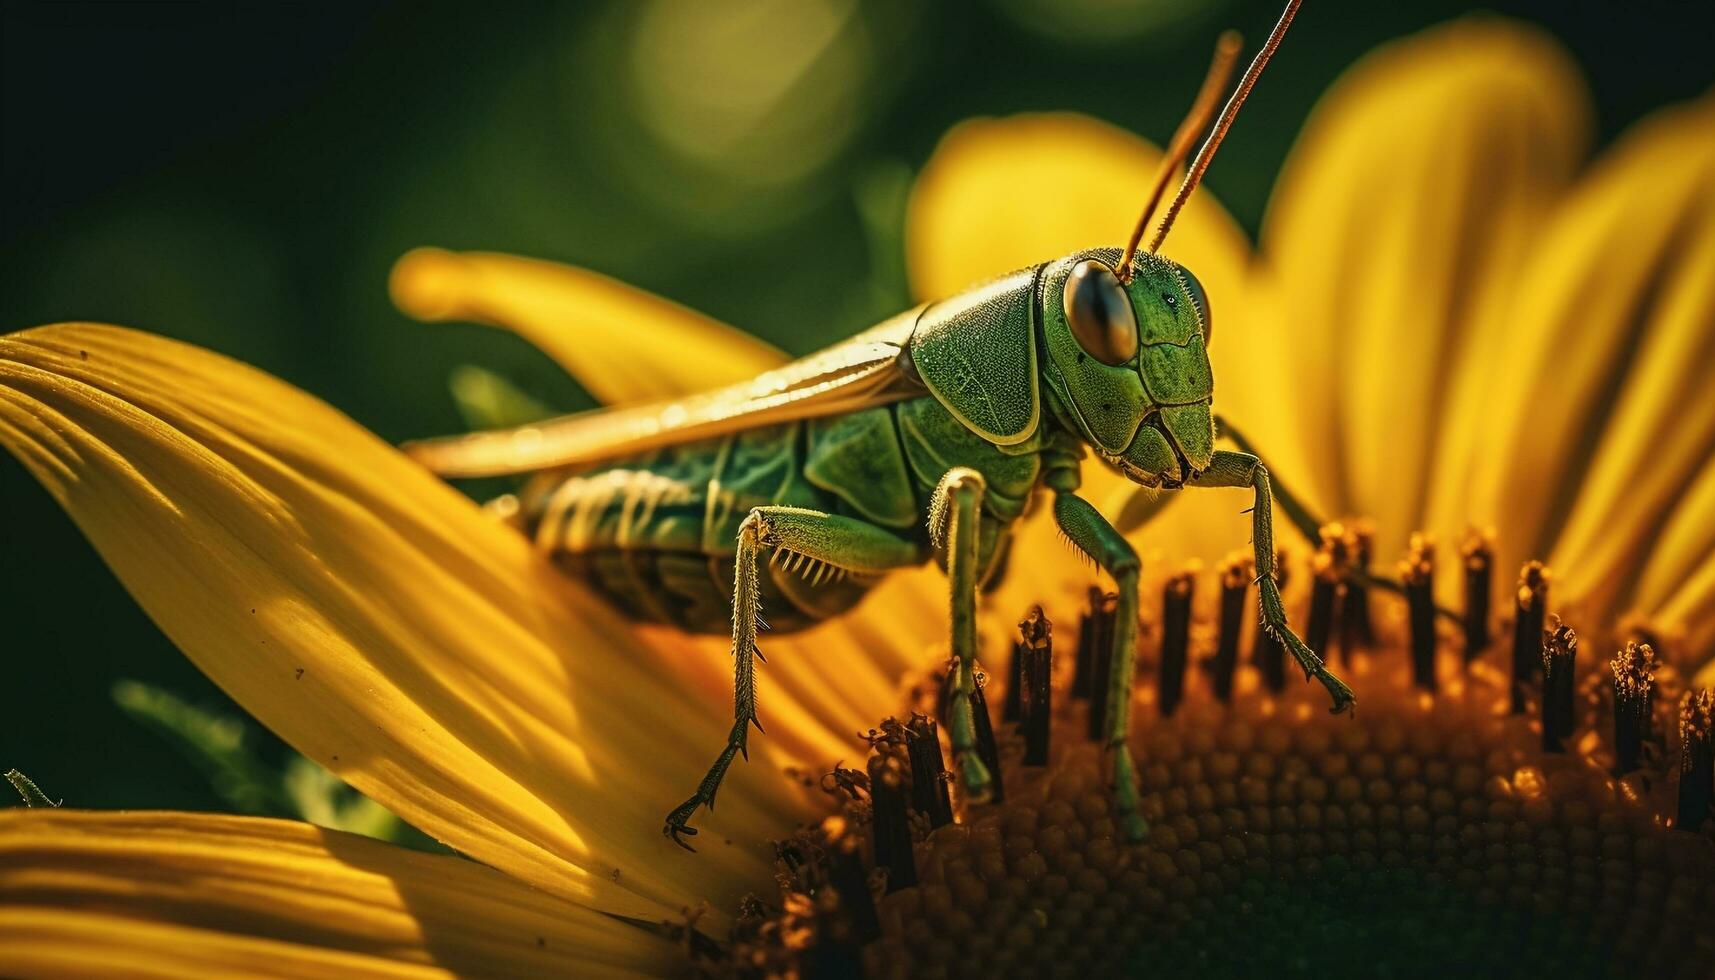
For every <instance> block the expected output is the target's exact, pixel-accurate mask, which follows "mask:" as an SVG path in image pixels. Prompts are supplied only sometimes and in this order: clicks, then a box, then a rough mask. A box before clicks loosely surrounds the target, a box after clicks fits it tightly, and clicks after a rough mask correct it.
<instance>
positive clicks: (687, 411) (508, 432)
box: [404, 310, 926, 477]
mask: <svg viewBox="0 0 1715 980" xmlns="http://www.w3.org/2000/svg"><path fill="white" fill-rule="evenodd" d="M919 312H921V311H920V310H910V311H908V312H906V313H902V314H900V315H899V316H896V317H893V318H892V319H890V320H886V321H884V322H883V323H881V324H879V325H878V326H875V327H872V328H871V329H869V330H866V331H864V332H863V333H861V334H858V335H857V336H856V337H853V338H851V339H850V340H847V341H844V342H842V343H839V344H835V345H834V346H832V347H829V348H826V349H825V350H822V351H819V352H817V353H815V354H811V355H809V356H808V357H805V358H802V359H800V360H797V361H793V362H792V363H790V364H787V365H786V366H784V367H781V368H776V369H775V370H772V371H767V372H764V373H762V374H759V375H757V376H756V377H754V378H751V379H749V380H747V381H741V382H738V383H737V384H732V385H728V386H726V387H724V388H716V389H714V390H712V391H707V392H703V393H701V394H696V395H688V396H685V397H683V398H673V399H667V400H663V401H657V402H652V403H650V404H646V405H637V406H631V407H623V408H609V409H597V410H595V411H591V412H581V413H579V414H576V415H566V416H562V417H560V418H557V419H549V420H547V421H544V422H538V423H535V424H533V425H526V426H520V427H518V428H514V429H500V430H495V431H492V432H478V433H474V434H472V435H468V436H452V437H448V438H444V439H429V440H424V441H422V442H414V443H407V444H406V445H405V447H404V448H405V451H406V452H407V453H409V454H410V455H411V456H412V457H414V458H416V459H417V460H418V461H419V462H421V463H423V465H425V466H427V467H428V468H429V469H431V470H434V471H435V472H436V473H439V474H441V475H442V476H448V477H477V476H501V475H505V474H510V473H528V472H531V471H534V470H544V469H552V468H555V467H561V466H578V465H583V464H589V463H595V462H600V461H602V460H606V459H613V458H615V457H619V456H626V455H630V454H632V453H638V452H643V451H645V450H649V449H655V448H659V447H661V446H670V445H677V444H679V443H685V442H691V441H694V440H697V439H707V438H710V437H713V436H719V435H724V434H726V433H729V432H737V431H741V430H744V429H753V428H757V427H759V426H764V425H771V424H774V423H777V422H787V421H791V420H793V419H805V418H813V417H817V416H823V415H837V414H841V413H844V412H853V411H858V410H860V409H864V408H870V407H872V406H875V405H885V404H889V403H891V402H896V401H902V400H904V399H907V398H915V397H917V396H919V395H922V394H925V393H926V389H925V388H924V387H923V385H922V383H921V382H919V381H917V380H916V378H915V377H914V376H913V375H912V373H911V372H910V370H909V369H908V368H907V367H906V363H905V360H904V359H903V357H902V353H903V351H904V349H905V344H906V342H907V341H908V340H909V339H910V337H911V330H912V328H913V326H914V325H915V324H916V322H917V315H918V313H919Z"/></svg>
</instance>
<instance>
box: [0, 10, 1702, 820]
mask: <svg viewBox="0 0 1715 980" xmlns="http://www.w3.org/2000/svg"><path fill="white" fill-rule="evenodd" d="M1466 9H1467V8H1466V7H1464V6H1463V5H1460V4H1455V3H1448V2H1439V0H1432V2H1423V3H1414V4H1406V3H1400V4H1376V3H1373V2H1368V0H1311V2H1310V3H1308V4H1307V5H1306V9H1305V10H1304V12H1303V13H1302V14H1301V15H1300V17H1299V20H1298V22H1297V25H1296V26H1295V28H1294V32H1293V35H1292V37H1291V38H1290V39H1289V40H1288V42H1287V43H1286V45H1285V46H1284V47H1283V49H1282V51H1281V53H1280V55H1279V57H1278V58H1277V59H1276V60H1275V62H1274V63H1273V64H1272V66H1271V67H1270V69H1269V72H1268V74H1267V75H1266V76H1265V78H1264V80H1263V83H1262V85H1261V86H1260V87H1259V89H1258V90H1257V93H1256V95H1255V96H1254V97H1253V98H1252V100H1251V102H1250V104H1249V107H1248V108H1247V110H1246V112H1245V114H1244V116H1243V117H1242V119H1241V121H1240V123H1239V125H1238V126H1237V127H1236V128H1235V130H1234V131H1233V134H1232V137H1231V138H1230V139H1229V141H1228V142H1227V144H1226V147H1225V149H1224V150H1223V152H1222V155H1221V158H1220V160H1219V162H1218V164H1217V165H1216V166H1215V168H1214V170H1213V172H1212V174H1211V176H1210V178H1209V180H1208V184H1209V185H1210V186H1211V187H1212V188H1213V189H1214V190H1215V192H1216V193H1218V194H1219V195H1220V197H1221V199H1222V200H1223V201H1224V202H1225V203H1226V205H1227V206H1228V207H1229V208H1230V209H1231V210H1232V211H1233V213H1234V214H1235V215H1236V217H1237V218H1238V219H1239V221H1240V223H1241V224H1243V225H1244V226H1245V227H1246V228H1247V229H1250V230H1251V231H1252V232H1253V233H1254V231H1255V229H1256V226H1257V222H1258V220H1259V218H1260V216H1261V213H1262V210H1263V207H1264V205H1265V203H1266V200H1267V195H1268V191H1269V188H1270V186H1271V183H1272V181H1273V175H1274V174H1275V172H1276V170H1277V169H1278V167H1279V165H1280V162H1281V160H1282V158H1283V157H1284V156H1285V154H1286V151H1287V149H1288V147H1289V145H1290V143H1291V140H1292V137H1293V134H1294V133H1295V132H1296V131H1297V129H1298V127H1299V126H1300V124H1301V123H1302V121H1303V119H1304V117H1305V115H1306V113H1307V112H1308V111H1309V109H1310V107H1311V105H1312V104H1313V103H1314V101H1315V99H1316V97H1317V95H1318V93H1320V92H1321V91H1322V90H1323V89H1324V88H1325V87H1326V86H1327V84H1328V83H1329V82H1330V81H1332V80H1333V78H1334V77H1335V76H1336V75H1337V74H1338V73H1339V72H1340V71H1341V70H1342V69H1343V68H1345V67H1346V66H1347V65H1348V64H1350V63H1351V62H1352V60H1353V59H1355V58H1356V57H1358V56H1359V55H1360V54H1362V53H1363V52H1364V51H1366V50H1368V49H1369V48H1371V47H1373V46H1374V45H1375V44H1377V43H1379V42H1382V41H1385V40H1387V39H1390V38H1394V37H1398V36H1400V35H1402V34H1406V33H1410V32H1412V31H1414V30H1416V29H1419V28H1422V27H1425V26H1428V25H1431V24H1434V23H1437V22H1439V21H1442V20H1445V19H1447V18H1449V17H1452V16H1456V15H1458V14H1460V13H1463V12H1464V11H1465V10H1466ZM1491 9H1494V10H1496V11H1498V12H1501V13H1506V14H1510V15H1514V16H1519V17H1522V18H1525V19H1528V20H1532V21H1535V22H1537V23H1539V24H1541V25H1543V26H1544V27H1545V28H1546V29H1547V30H1549V31H1550V32H1552V33H1554V34H1556V35H1558V36H1559V37H1560V38H1561V39H1562V40H1563V41H1564V42H1565V43H1566V44H1567V46H1568V47H1569V48H1570V49H1571V51H1572V53H1573V54H1574V56H1575V57H1576V58H1577V59H1578V60H1579V61H1580V63H1581V64H1582V65H1583V66H1584V69H1585V71H1586V74H1587V77H1588V79H1589V81H1590V85H1591V87H1592V88H1593V90H1594V94H1595V97H1596V101H1597V105H1598V111H1599V116H1598V125H1599V136H1600V138H1601V139H1602V140H1603V141H1606V140H1608V139H1610V138H1611V137H1612V136H1613V135H1614V134H1615V133H1616V132H1618V131H1619V130H1621V129H1623V128H1624V127H1625V126H1626V125H1627V124H1629V123H1631V122H1633V121H1634V120H1636V119H1637V118H1638V117H1639V116H1641V115H1642V114H1644V113H1646V112H1647V111H1648V110H1650V109H1651V108H1654V107H1656V106H1658V105H1661V104H1663V103H1666V102H1669V101H1673V100H1677V99H1682V98H1686V97H1689V96H1692V95H1695V94H1697V93H1699V92H1701V91H1702V90H1704V89H1705V88H1706V87H1707V86H1708V85H1709V83H1710V81H1711V67H1710V65H1711V62H1710V51H1711V41H1712V36H1711V34H1712V32H1711V14H1710V5H1709V4H1708V3H1707V2H1701V3H1665V2H1653V3H1640V4H1629V5H1625V6H1624V7H1623V8H1622V7H1619V6H1618V5H1610V4H1601V3H1595V2H1576V0H1574V2H1568V0H1521V2H1503V3H1498V4H1495V5H1493V7H1492V8H1491ZM1277 14H1278V5H1277V4H1276V3H1275V2H1274V0H1268V2H1248V0H1245V2H1240V0H1231V2H1224V3H1223V2H1209V3H1178V2H1172V0H1072V2H1061V3H1056V2H1053V0H990V2H947V3H907V2H903V0H874V2H868V3H858V2H856V0H742V2H730V3H728V2H717V3H708V2H705V0H639V2H625V3H588V4H554V5H533V4H526V3H511V4H505V5H478V4H463V5H450V4H448V5H426V6H425V5H418V4H402V3H374V2H345V3H339V4H331V3H330V4H323V5H299V4H293V5H283V4H282V5H249V6H242V7H240V6H237V5H226V4H220V5H200V4H185V3H174V4H159V5H157V4H150V3H136V4H124V5H120V4H73V3H55V4H31V3H16V2H6V3H4V4H3V5H0V51H3V59H4V61H3V64H0V87H3V90H0V169H3V179H0V200H3V202H4V204H3V206H0V252H3V263H0V270H3V272H0V329H4V330H12V329H18V328H22V327H27V326H32V325H35V324H39V323H45V322H51V321H56V320H63V319H73V318H76V319H96V320H106V321H111V322H115V323H122V324H126V325H130V326H135V327H141V328H145V329H149V330H153V331H157V332H160V333H163V334H166V335H168V336H172V337H177V338H181V339H184V340H189V341H193V342H195V343H198V344H202V345H205V346H208V347H211V348H214V349H215V350H219V351H222V352H224V353H227V354H231V355H233V356H236V357H238V358H241V359H243V360H246V361H249V362H251V363H254V364H256V365H258V366H260V367H262V368H265V369H267V370H268V371H271V372H273V373H274V374H277V375H279V376H281V377H283V378H285V379H287V380H289V381H291V382H293V383H295V384H297V385H300V386H302V387H304V388H306V389H308V390H310V391H312V392H315V393H316V394H318V395H320V396H322V397H323V398H325V399H327V400H328V401H330V402H332V403H333V404H335V405H337V406H339V407H341V408H342V409H344V410H345V411H346V412H348V413H350V414H351V415H352V416H354V417H355V418H357V419H358V420H360V421H361V422H363V423H364V424H366V425H368V426H370V427H371V428H373V429H374V430H375V431H377V432H378V433H380V434H381V435H382V436H384V437H386V438H388V439H393V440H398V439H402V438H406V437H410V436H418V435H425V434H431V433H440V432H446V431H453V430H456V429H458V428H460V427H461V426H462V422H461V420H460V418H459V417H458V414H457V412H456V411H455V408H454V405H453V403H452V401H451V399H450V398H449V397H448V394H447V385H446V382H447V377H448V374H449V372H450V371H451V370H452V369H454V368H455V367H457V366H459V365H461V364H471V363H474V364H480V365H483V366H486V367H488V368H491V369H493V370H495V371H498V372H500V373H501V374H502V375H504V376H505V377H507V378H510V379H511V380H513V381H514V382H516V383H517V384H518V385H520V386H521V387H522V388H523V389H525V390H526V391H528V392H529V393H531V394H533V395H536V396H538V397H539V398H541V399H543V400H545V401H547V402H549V403H551V404H553V405H555V406H557V407H560V408H566V409H570V408H576V407H582V406H585V405H587V404H589V402H588V400H587V398H586V397H585V396H584V395H583V394H582V393H581V392H580V391H579V390H578V389H577V387H576V386H575V385H574V384H573V383H572V382H571V381H570V380H568V379H566V378H565V377H563V376H562V375H561V374H560V373H559V372H558V371H557V370H556V369H555V368H554V367H553V365H552V364H551V363H550V362H549V361H548V360H547V359H546V358H544V357H542V356H541V355H539V354H537V353H536V352H535V351H534V350H532V349H530V348H528V347H526V346H525V345H523V344H522V343H521V342H518V341H516V340H514V339H512V338H511V337H509V336H508V335H504V334H502V333H499V332H497V331H492V330H485V329H481V328H475V327H463V326H449V325H439V326H432V327H428V326H422V325H418V324H415V323H413V322H410V321H407V320H406V319H405V318H404V317H403V316H401V315H400V314H399V313H397V312H395V311H394V310H393V309H392V307H391V306H390V305H389V303H388V300H387V295H386V277H387V271H388V269H389V267H390V265H391V264H392V262H393V260H394V259H395V258H396V257H397V256H398V255H400V254H401V253H403V252H404V251H406V250H407V249H410V248H412V247H414V246H417V245H423V244H433V245H440V246H445V247H450V248H468V249H494V250H502V251H510V252H517V253H522V254H528V255H534V256H540V257H544V258H551V259H557V260H561V261H566V262H572V263H577V264H582V265H587V266H590V267H593V268H595V269H598V270H600V271H602V272H606V273H609V274H611V275H614V276H617V277H619V278H621V279H625V280H627V281H630V282H633V283H636V284H638V285H640V286H643V287H646V288H648V289H652V290H655V291H657V292H660V293H662V294H665V295H667V296H669V297H672V298H673V299H676V300H679V301H681V302H684V303H686V304H688V305H690V306H693V307H696V308H698V309H701V310H704V311H706V312H708V313H710V314H713V315H714V316H716V317H719V318H721V319H724V320H726V321H727V322H730V323H734V324H737V325H739V326H743V327H745V328H748V329H750V330H753V331H755V332H756V333H758V334H760V335H762V336H763V337H765V338H767V339H768V340H770V341H772V342H774V343H776V344H778V345H779V346H781V347H783V348H785V349H787V350H789V351H792V352H795V353H799V352H804V351H808V350H811V349H813V348H815V347H818V346H820V345H822V344H824V343H826V342H828V341H830V340H833V339H836V338H838V337H840V336H842V335H845V334H848V333H850V332H853V331H854V330H856V329H858V328H860V327H863V326H866V325H868V324H869V323H870V322H872V321H874V320H876V319H879V318H880V317H881V316H882V315H885V314H888V313H891V312H894V311H895V310H896V309H898V308H901V307H903V306H904V305H905V303H906V298H905V295H904V292H903V288H904V287H903V283H902V281H901V274H900V256H899V241H898V221H899V214H900V208H901V206H902V203H903V196H902V195H903V192H904V189H905V187H906V186H908V180H909V177H910V175H911V174H912V173H913V172H914V171H915V170H916V169H917V168H918V167H920V166H921V165H922V163H923V162H924V160H926V159H927V157H928V156H929V154H930V152H931V151H932V149H933V148H934V146H935V143H936V140H937V139H938V138H939V137H940V135H941V134H942V133H943V132H945V131H946V129H947V128H948V127H949V126H951V125H952V124H954V123H956V122H958V121H959V120H961V119H963V118H966V117H968V116H971V115H981V114H1005V113H1012V112H1017V111H1021V110H1031V109H1063V108H1070V109H1079V110H1082V111H1085V112H1088V113H1091V114H1093V115H1095V116H1098V117H1100V118H1102V119H1106V120H1110V121H1112V122H1115V123H1118V124H1120V125H1122V126H1125V127H1128V128H1130V129H1132V130H1134V131H1137V132H1139V133H1142V134H1144V135H1146V136H1149V137H1151V138H1153V139H1155V140H1157V141H1161V140H1164V139H1165V137H1166V136H1167V134H1168V133H1169V132H1170V131H1171V130H1172V128H1173V126H1174V125H1175V124H1176V123H1177V122H1178V119H1179V113H1180V112H1181V111H1182V109H1183V107H1184V106H1185V105H1186V104H1187V103H1188V102H1189V101H1190V97H1191V94H1192V92H1193V91H1194V89H1195V87H1196V85H1197V83H1198V81H1199V80H1200V79H1201V77H1202V72H1203V69H1204V66H1205V63H1206V59H1207V57H1208V52H1209V50H1210V47H1211V45H1212V43H1213V39H1214V36H1215V34H1216V33H1217V32H1218V31H1219V29H1221V28H1222V27H1226V26H1234V27H1238V28H1240V29H1241V30H1243V31H1244V32H1245V34H1246V36H1247V38H1249V39H1250V40H1251V41H1252V44H1253V45H1254V44H1255V43H1256V42H1258V41H1260V39H1261V38H1262V37H1263V35H1264V34H1265V33H1266V31H1267V29H1268V27H1269V25H1270V24H1271V23H1272V22H1273V19H1274V17H1275V16H1276V15H1277ZM1129 220H1130V216H1129V215H1121V216H1119V217H1118V218H1116V235H1117V234H1118V233H1119V232H1120V231H1122V230H1123V228H1124V227H1125V225H1126V223H1127V222H1129ZM0 507H3V513H4V517H3V519H0V526H3V527H4V529H5V530H4V537H3V541H4V574H5V576H6V583H5V589H4V593H3V598H0V616H3V617H4V620H3V621H4V627H5V628H4V630H3V631H0V644H3V649H4V665H5V679H4V692H3V697H4V701H5V708H4V709H3V711H0V719H3V720H0V769H5V768H9V767H13V766H16V767H18V768H20V769H22V770H24V771H25V772H26V773H28V774H29V775H30V776H32V777H34V778H35V780H36V781H37V782H38V783H40V784H41V786H42V788H43V790H44V791H45V792H46V793H47V794H48V795H50V796H52V797H54V798H60V797H63V798H65V799H66V801H67V802H68V803H70V804H73V805H80V806H95V807H115V806H133V807H145V806H147V807H154V806H171V807H189V808H197V809H232V808H233V807H234V806H236V805H240V804H235V803H234V802H233V800H234V799H242V794H238V795H236V796H235V794H234V793H233V792H232V791H231V790H232V787H231V786H230V778H229V784H228V785H227V786H226V791H225V792H217V791H216V790H215V788H214V787H213V785H212V784H211V781H210V780H209V778H208V777H207V776H206V775H205V773H204V772H203V771H202V770H201V769H199V767H198V766H197V765H195V764H193V762H192V761H191V760H190V759H188V758H187V757H186V756H185V755H184V754H182V753H181V752H180V751H179V750H178V749H177V748H175V747H174V745H173V744H171V742H170V741H169V740H166V739H163V738H160V737H158V736H157V735H156V734H154V733H151V732H150V731H148V730H146V729H145V728H144V727H142V726H140V725H139V724H138V723H137V722H135V721H133V720H132V719H131V718H129V717H128V716H127V715H126V714H125V713H124V712H122V711H121V710H120V708H119V707H118V706H116V704H115V701H114V698H113V695H112V693H111V692H112V688H113V685H114V684H115V682H116V681H118V680H120V679H125V678H135V679H140V680H143V681H145V682H148V683H149V684H152V685H157V686H158V687H159V688H162V689H164V690H166V691H170V692H174V693H176V694H177V695H179V696H182V697H183V698H184V699H186V700H187V701H189V702H191V703H192V704H197V705H202V706H205V707H208V708H210V709H212V710H213V711H214V712H216V713H217V714H228V713H229V714H231V715H233V716H236V715H238V714H239V712H238V710H237V709H236V708H235V707H233V706H232V705H231V704H230V703H229V702H227V701H226V700H225V698H224V697H223V696H222V695H221V693H220V692H219V691H218V690H217V689H215V688H214V687H213V685H211V684H210V683H209V682H208V681H206V680H204V679H203V678H202V677H201V675H200V674H198V673H197V672H196V671H195V670H194V669H192V668H191V667H190V666H189V664H188V663H187V662H186V661H185V660H184V659H183V658H182V657H181V656H180V655H179V654H178V653H177V652H175V650H174V649H173V647H172V646H171V644H169V643H168V642H167V641H166V640H165V638H164V637H162V636H161V634H160V633H159V631H158V630H156V629H155V628H154V626H153V625H152V624H151V623H150V622H149V621H148V619H147V618H146V617H145V616H144V615H143V614H142V613H141V611H140V610H138V609H137V608H136V606H135V605H134V604H133V603H132V602H131V600H130V599H129V597H128V596H127V595H126V594H125V592H124V590H123V588H122V587H121V586H120V585H119V583H118V582H117V581H115V580H114V579H113V578H112V577H111V575H109V574H108V572H107V571H106V569H105V568H104V566H103V565H102V564H101V561H100V560H99V558H97V557H96V555H95V554H94V552H93V551H92V550H91V549H90V547H89V546H88V544H87V543H85V542H84V540H83V539H82V538H81V536H80V535H79V534H78V533H77V531H76V529H75V528H74V527H73V526H72V524H71V522H70V521H69V520H68V519H67V518H66V517H65V516H64V515H63V514H62V513H61V512H60V511H59V509H58V508H57V507H56V506H55V505H54V504H53V502H52V501H51V500H50V498H49V497H48V495H47V494H46V493H45V492H43V491H42V490H41V488H40V487H39V486H37V485H36V484H35V482H34V481H32V480H31V479H30V478H29V477H28V476H27V474H25V472H24V471H23V469H22V468H21V467H19V466H18V465H17V464H16V463H15V462H14V461H13V460H12V459H11V458H10V457H4V458H0ZM133 695H134V697H133V701H135V700H136V698H137V697H140V695H136V691H135V690H133ZM232 734H233V733H232V732H230V731H225V732H223V733H221V735H222V737H227V736H231V735H232ZM242 737H243V739H245V740H246V741H247V743H248V744H249V745H250V746H251V748H252V749H254V752H255V756H256V758H258V759H260V760H261V762H262V763H263V764H264V765H267V766H283V765H285V764H286V761H287V758H288V753H287V752H286V751H285V749H284V747H283V746H281V745H279V744H278V743H277V742H275V741H273V740H272V739H271V738H270V737H269V736H267V735H266V733H263V732H260V731H258V730H255V728H254V726H251V727H250V730H248V731H246V732H245V733H244V735H243V736H242ZM227 775H228V777H232V776H233V774H231V773H228V774H227ZM240 776H242V774H240ZM267 805H268V804H258V806H261V807H262V808H267Z"/></svg>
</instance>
